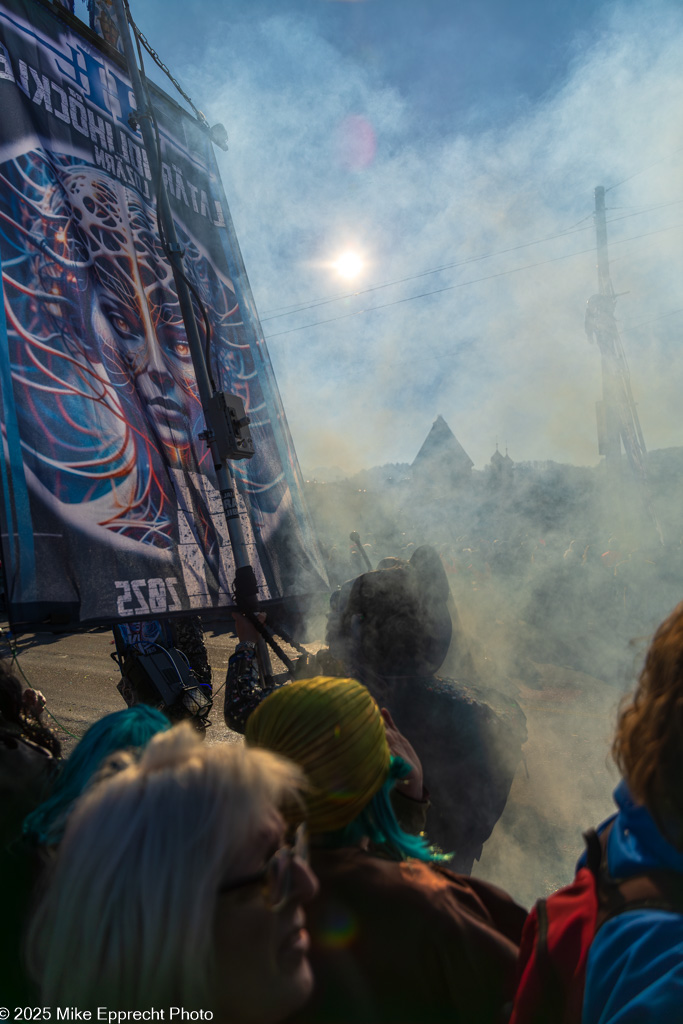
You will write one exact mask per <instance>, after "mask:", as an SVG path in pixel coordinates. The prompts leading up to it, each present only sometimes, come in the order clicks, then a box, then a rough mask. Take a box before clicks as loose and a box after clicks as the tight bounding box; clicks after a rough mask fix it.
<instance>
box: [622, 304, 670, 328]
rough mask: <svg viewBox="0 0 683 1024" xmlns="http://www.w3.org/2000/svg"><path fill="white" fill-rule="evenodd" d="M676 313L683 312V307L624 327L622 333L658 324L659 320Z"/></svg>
mask: <svg viewBox="0 0 683 1024" xmlns="http://www.w3.org/2000/svg"><path fill="white" fill-rule="evenodd" d="M676 313H683V307H681V308H680V309H672V310H670V312H668V313H662V314H661V316H653V317H652V319H651V320H643V321H642V323H639V324H633V325H632V326H631V327H622V328H621V333H622V334H626V332H627V331H637V330H638V329H639V328H641V327H647V326H648V324H656V323H657V321H658V320H666V318H667V317H669V316H674V315H675V314H676Z"/></svg>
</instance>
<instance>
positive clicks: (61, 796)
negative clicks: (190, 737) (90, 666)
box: [24, 704, 171, 846]
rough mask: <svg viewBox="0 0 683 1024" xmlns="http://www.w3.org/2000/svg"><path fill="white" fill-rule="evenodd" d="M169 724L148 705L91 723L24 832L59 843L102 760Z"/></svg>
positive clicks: (40, 841) (41, 841)
mask: <svg viewBox="0 0 683 1024" xmlns="http://www.w3.org/2000/svg"><path fill="white" fill-rule="evenodd" d="M170 725H171V723H170V722H169V720H168V718H166V716H165V715H163V714H162V713H161V711H157V710H156V708H152V707H150V706H149V705H148V704H134V705H133V707H130V708H126V709H125V710H123V711H114V712H113V713H112V714H110V715H105V716H104V718H101V719H100V720H99V722H95V724H94V725H91V726H90V728H89V729H87V730H86V731H85V733H84V734H83V736H82V737H81V739H80V741H79V742H78V743H77V744H76V746H75V747H74V749H73V752H72V753H71V755H70V756H69V758H68V759H67V760H66V761H64V762H63V766H62V769H61V771H60V773H59V775H58V776H57V778H56V780H55V783H54V785H53V787H52V790H51V793H50V795H49V797H48V798H47V799H46V800H43V802H42V803H41V804H39V805H38V807H36V809H35V810H34V811H32V812H31V813H30V814H29V815H27V817H26V818H25V819H24V835H25V836H26V837H27V838H28V839H29V840H31V841H32V842H35V843H37V844H39V845H41V846H54V845H56V844H57V843H59V842H60V840H61V838H62V835H63V834H64V829H65V827H66V822H67V820H68V817H69V814H70V813H71V809H72V807H73V805H74V803H75V801H76V800H77V799H78V797H79V796H81V794H82V793H83V792H84V791H85V790H86V789H87V787H88V784H89V783H90V780H91V779H92V777H93V775H94V774H95V773H96V772H97V771H98V770H99V768H101V767H102V765H103V763H104V762H105V761H106V759H107V758H108V757H111V755H112V754H115V753H116V752H117V751H119V750H127V749H130V748H131V747H133V748H142V747H145V746H146V745H147V744H148V743H149V741H150V740H151V738H152V736H154V735H156V733H158V732H163V731H164V730H165V729H169V728H170Z"/></svg>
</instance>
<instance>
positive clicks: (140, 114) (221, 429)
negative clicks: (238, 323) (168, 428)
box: [113, 0, 271, 676]
mask: <svg viewBox="0 0 683 1024" xmlns="http://www.w3.org/2000/svg"><path fill="white" fill-rule="evenodd" d="M113 7H114V11H115V14H116V20H117V23H118V28H119V33H120V35H121V42H122V45H123V53H124V57H125V59H126V64H127V66H128V73H129V75H130V80H131V85H132V87H133V94H134V96H135V103H136V106H137V110H136V112H135V120H136V122H137V124H138V125H139V128H140V131H141V133H142V139H143V143H144V146H145V150H146V152H147V159H148V160H149V166H150V170H151V172H152V197H153V198H154V197H155V193H156V201H157V209H158V213H159V221H160V225H161V229H162V232H163V234H164V236H165V240H166V244H165V246H164V248H165V250H166V255H167V257H168V260H169V263H170V265H171V270H172V271H173V280H174V283H175V288H176V292H177V295H178V303H179V305H180V312H181V315H182V318H183V322H184V325H185V332H186V335H187V342H188V346H189V349H190V355H191V358H192V366H193V368H194V373H195V378H196V381H197V389H198V391H199V399H200V402H201V405H202V410H203V412H204V419H205V422H206V428H207V429H206V431H205V432H204V434H202V435H200V436H201V437H203V438H204V439H205V440H206V443H207V445H208V447H209V449H210V451H211V456H212V459H213V465H214V469H215V471H216V478H217V482H218V491H219V494H220V497H221V504H222V507H223V512H224V514H225V519H226V524H227V528H228V536H229V538H230V546H231V548H232V552H233V557H234V560H235V595H236V600H237V603H238V607H239V608H240V610H241V611H242V610H244V611H251V612H254V611H255V610H256V608H257V597H256V595H257V593H258V585H257V582H256V576H255V574H254V570H253V567H252V565H251V563H250V561H249V554H248V550H247V544H246V540H245V536H244V531H243V530H242V523H241V522H240V517H239V508H238V505H237V495H236V491H235V483H234V480H233V476H232V473H231V471H230V466H229V463H228V458H230V457H232V458H236V457H238V458H244V457H249V455H251V454H253V448H250V447H249V451H248V453H247V454H246V455H245V454H244V453H235V454H232V455H229V454H226V453H227V452H229V450H230V448H231V442H234V438H235V429H234V428H235V426H236V425H237V427H238V430H237V433H239V427H240V426H241V423H242V422H244V421H241V422H240V423H237V424H235V419H234V416H232V417H231V410H230V409H229V408H226V401H225V400H226V398H227V399H228V401H229V400H230V399H233V398H234V396H226V395H225V394H224V393H223V392H218V391H215V390H214V388H213V387H212V384H211V378H210V369H209V367H207V363H206V358H205V354H204V348H203V345H202V338H201V334H200V331H199V327H198V325H197V319H196V317H195V311H194V306H193V304H192V295H191V291H190V287H189V285H188V281H187V277H186V274H185V269H184V264H183V249H182V247H181V245H180V244H179V242H178V235H177V232H176V226H175V222H174V220H173V213H172V210H171V205H170V202H169V198H168V193H167V191H166V187H165V184H164V180H163V176H162V175H161V173H160V171H161V168H160V155H161V150H160V146H161V142H160V139H159V134H158V128H157V125H156V117H155V114H154V111H153V109H152V104H151V99H150V97H149V93H148V91H147V88H146V84H145V83H144V82H143V80H142V76H141V74H140V70H139V69H138V66H137V61H136V56H135V51H134V48H133V41H132V39H131V35H130V29H129V24H128V3H127V0H113ZM245 419H246V418H245ZM246 422H248V420H246ZM248 441H249V446H250V445H251V439H248ZM240 443H241V442H240ZM258 648H259V659H260V661H261V667H262V670H263V672H264V675H267V676H268V675H270V674H271V669H270V660H269V657H268V651H267V648H266V646H265V643H264V642H263V640H260V641H259V645H258Z"/></svg>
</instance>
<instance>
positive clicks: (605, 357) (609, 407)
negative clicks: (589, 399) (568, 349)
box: [586, 185, 663, 543]
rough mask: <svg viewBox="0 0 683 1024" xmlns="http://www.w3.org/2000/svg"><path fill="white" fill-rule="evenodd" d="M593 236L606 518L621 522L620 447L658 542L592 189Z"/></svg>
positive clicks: (593, 328)
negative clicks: (605, 477)
mask: <svg viewBox="0 0 683 1024" xmlns="http://www.w3.org/2000/svg"><path fill="white" fill-rule="evenodd" d="M595 236H596V244H597V270H598V292H597V294H596V295H592V296H591V298H590V299H589V300H588V307H587V309H586V334H587V335H588V338H589V340H590V341H595V342H596V343H597V346H598V348H599V349H600V358H601V361H602V399H601V401H599V402H597V403H596V413H597V421H598V451H599V453H600V455H604V457H605V469H606V476H607V493H608V504H609V505H610V517H611V518H612V519H614V520H615V521H617V522H618V521H619V520H622V522H623V505H624V503H623V502H622V500H621V498H622V495H621V489H622V485H623V481H622V471H621V446H622V442H623V445H624V451H625V452H626V457H627V459H628V463H629V467H630V469H631V472H632V473H633V476H634V478H635V479H636V480H637V481H638V485H639V488H640V494H641V498H642V501H643V504H644V507H645V509H646V512H647V515H648V517H649V519H650V520H651V522H652V524H653V525H654V527H655V529H656V531H657V535H658V537H659V540H660V543H663V540H662V531H661V527H660V525H659V521H658V519H657V514H656V512H655V510H654V507H653V505H652V500H651V498H650V487H649V482H648V474H647V448H646V447H645V439H644V437H643V432H642V430H641V429H640V420H639V418H638V410H637V408H636V403H635V400H634V398H633V392H632V391H631V375H630V373H629V369H628V363H627V362H626V356H625V354H624V349H623V346H622V344H621V338H620V336H619V330H618V328H617V321H616V318H615V315H614V310H615V307H616V303H617V295H616V294H615V291H614V288H613V286H612V281H611V279H610V275H609V257H608V252H607V221H606V217H605V189H604V188H603V186H602V185H599V186H598V187H597V188H596V189H595Z"/></svg>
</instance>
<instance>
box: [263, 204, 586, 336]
mask: <svg viewBox="0 0 683 1024" xmlns="http://www.w3.org/2000/svg"><path fill="white" fill-rule="evenodd" d="M588 216H589V217H592V216H593V214H592V213H591V214H589V215H588ZM587 219H588V218H587V217H584V220H587ZM579 223H581V221H579ZM587 230H588V227H585V228H576V227H572V228H567V229H566V230H565V231H559V232H557V234H555V235H547V236H546V237H545V238H536V239H534V240H533V241H532V242H520V244H519V245H512V246H510V247H509V248H508V249H498V250H497V251H494V252H486V253H481V254H480V255H479V256H468V257H467V259H464V260H456V261H454V262H453V263H444V264H443V265H442V266H440V267H433V268H432V269H431V270H422V271H421V272H420V273H419V274H411V275H410V276H409V277H401V278H397V280H396V281H387V282H385V283H384V284H375V285H371V286H370V287H369V288H363V289H362V290H361V291H358V292H349V293H347V294H346V295H335V296H333V297H332V298H329V299H319V300H317V301H315V302H311V303H309V304H307V305H306V304H304V302H295V303H292V304H291V305H290V306H276V307H275V308H274V309H272V310H266V312H267V313H268V312H269V313H272V314H273V315H272V316H263V317H261V323H265V322H266V321H267V320H277V319H278V317H281V316H290V315H291V314H292V313H302V312H303V311H304V310H305V309H314V308H315V307H316V306H325V305H327V304H328V303H330V302H340V301H341V300H342V299H352V298H356V297H357V296H359V295H367V294H369V293H370V292H375V291H379V290H380V289H381V288H392V287H393V286H394V285H397V284H405V283H406V282H407V281H416V280H419V278H421V277H427V276H428V275H430V274H440V273H441V271H443V270H452V269H454V268H455V267H464V266H465V265H466V264H468V263H478V262H480V261H481V260H488V259H491V258H492V257H494V256H504V255H505V254H506V253H510V252H516V251H517V250H518V249H527V248H528V247H529V246H532V245H540V244H541V243H543V242H551V241H553V240H554V239H555V238H563V237H564V236H565V235H570V234H576V233H577V232H578V231H587ZM279 310H284V311H288V312H279Z"/></svg>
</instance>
